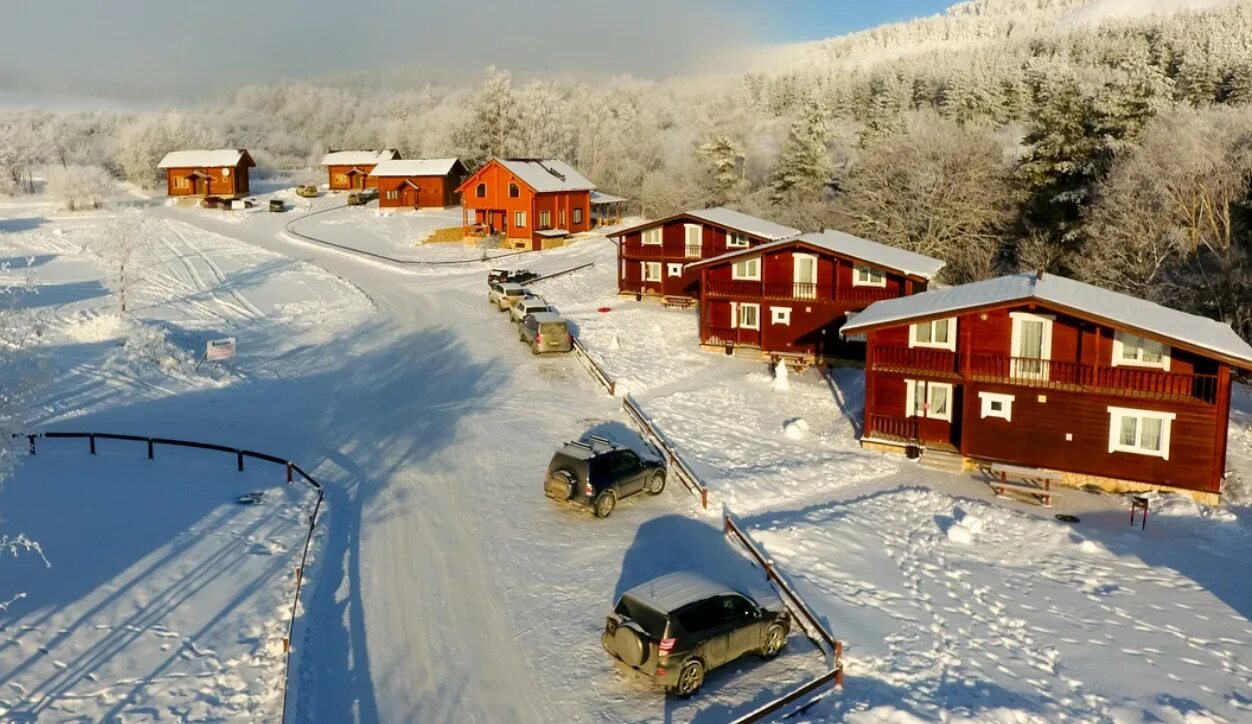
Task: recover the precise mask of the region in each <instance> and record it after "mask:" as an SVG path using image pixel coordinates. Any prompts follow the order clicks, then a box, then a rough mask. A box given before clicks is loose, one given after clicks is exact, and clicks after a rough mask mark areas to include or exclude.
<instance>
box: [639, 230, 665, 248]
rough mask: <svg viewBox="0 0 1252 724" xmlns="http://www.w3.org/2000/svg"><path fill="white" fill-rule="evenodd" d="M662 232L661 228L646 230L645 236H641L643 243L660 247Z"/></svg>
mask: <svg viewBox="0 0 1252 724" xmlns="http://www.w3.org/2000/svg"><path fill="white" fill-rule="evenodd" d="M661 231H662V229H661V227H659V226H658V227H656V228H654V229H644V231H643V234H642V235H641V236H642V241H643V243H644V244H646V245H648V246H660V245H661Z"/></svg>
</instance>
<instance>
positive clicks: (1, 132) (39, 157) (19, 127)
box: [0, 113, 49, 194]
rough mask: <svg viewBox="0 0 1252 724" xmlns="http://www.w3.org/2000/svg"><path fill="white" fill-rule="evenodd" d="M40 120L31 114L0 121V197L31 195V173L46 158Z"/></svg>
mask: <svg viewBox="0 0 1252 724" xmlns="http://www.w3.org/2000/svg"><path fill="white" fill-rule="evenodd" d="M44 120H46V119H44V118H42V117H36V115H35V114H31V113H13V114H9V115H7V116H5V117H0V193H10V194H11V193H27V194H30V193H34V192H35V183H34V176H33V171H34V169H35V167H36V166H39V165H41V164H42V163H44V162H45V161H46V159H47V157H48V155H49V146H48V138H47V136H46V135H44V134H43V132H42V131H41V130H40V123H41V122H43V121H44Z"/></svg>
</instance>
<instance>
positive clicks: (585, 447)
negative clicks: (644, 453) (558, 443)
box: [543, 436, 665, 518]
mask: <svg viewBox="0 0 1252 724" xmlns="http://www.w3.org/2000/svg"><path fill="white" fill-rule="evenodd" d="M663 490H665V463H663V462H661V461H660V460H654V459H650V458H644V457H640V456H639V454H638V453H636V452H635V451H634V450H631V449H630V448H628V447H626V446H624V445H618V444H616V443H614V442H611V441H609V440H606V439H604V438H602V437H595V436H592V437H589V438H587V440H585V441H582V440H580V441H576V442H569V443H566V444H565V446H564V447H562V448H561V449H560V450H557V452H556V454H555V455H553V456H552V462H550V463H548V478H547V480H546V481H544V484H543V491H544V493H546V494H547V496H548V497H549V498H553V499H556V500H560V501H563V502H568V503H573V504H574V505H578V506H581V507H583V508H587V509H589V510H591V511H592V512H594V513H595V514H596V517H598V518H607V517H609V515H611V514H612V513H613V509H614V508H615V507H617V501H618V500H619V499H621V498H628V497H630V496H632V495H638V494H639V493H645V492H646V493H648V494H649V495H660V493H661V491H663Z"/></svg>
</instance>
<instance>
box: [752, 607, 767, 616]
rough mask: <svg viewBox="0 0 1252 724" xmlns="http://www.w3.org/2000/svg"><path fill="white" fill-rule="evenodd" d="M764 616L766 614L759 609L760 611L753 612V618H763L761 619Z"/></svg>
mask: <svg viewBox="0 0 1252 724" xmlns="http://www.w3.org/2000/svg"><path fill="white" fill-rule="evenodd" d="M764 615H765V614H764V613H763V612H762V611H761V609H759V608H758V609H754V610H753V611H752V617H753V618H761V617H762V616H764Z"/></svg>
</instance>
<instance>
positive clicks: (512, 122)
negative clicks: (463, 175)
mask: <svg viewBox="0 0 1252 724" xmlns="http://www.w3.org/2000/svg"><path fill="white" fill-rule="evenodd" d="M512 83H513V76H512V74H510V73H509V72H508V71H505V70H497V69H496V68H495V67H494V66H493V67H490V68H488V69H487V77H486V80H485V81H484V82H483V86H482V89H481V90H479V92H478V97H477V98H476V99H475V101H474V105H473V113H472V115H471V116H470V118H469V121H468V122H467V123H466V124H465V125H464V126H463V127H462V128H461V129H460V131H459V132H458V134H457V144H458V146H459V148H460V149H461V158H462V160H463V161H465V163H466V165H467V166H469V167H470V168H471V169H476V168H478V167H480V166H482V165H483V164H484V163H486V162H487V161H488V160H490V159H491V158H493V157H497V156H509V155H512V154H513V152H514V149H515V148H516V146H517V140H518V131H519V128H518V113H517V109H518V103H517V100H516V98H515V97H514V95H513V90H512Z"/></svg>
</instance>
